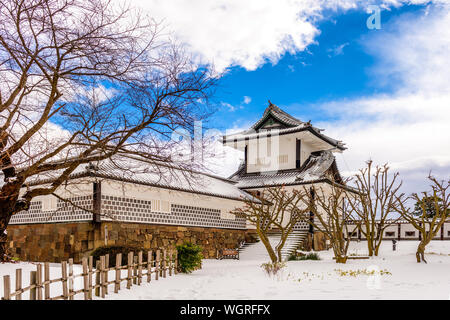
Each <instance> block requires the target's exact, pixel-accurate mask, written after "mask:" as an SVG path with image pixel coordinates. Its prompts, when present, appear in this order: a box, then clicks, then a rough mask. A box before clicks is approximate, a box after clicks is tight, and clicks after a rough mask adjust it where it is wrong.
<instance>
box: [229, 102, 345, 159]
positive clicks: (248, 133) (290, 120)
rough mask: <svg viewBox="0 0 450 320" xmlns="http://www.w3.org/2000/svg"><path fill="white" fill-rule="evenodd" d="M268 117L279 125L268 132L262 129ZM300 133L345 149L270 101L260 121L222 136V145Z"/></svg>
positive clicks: (339, 142)
mask: <svg viewBox="0 0 450 320" xmlns="http://www.w3.org/2000/svg"><path fill="white" fill-rule="evenodd" d="M270 117H273V118H274V119H275V121H277V122H279V125H278V126H276V127H274V128H273V129H270V130H267V129H266V128H262V126H263V125H264V123H265V122H266V121H267V120H268V119H269V118H270ZM261 129H263V130H261ZM301 131H307V132H310V133H311V134H313V135H314V136H316V137H317V138H319V139H321V140H323V141H325V142H327V143H329V144H330V145H332V146H334V147H336V148H338V149H340V150H345V149H346V148H345V147H344V145H345V144H344V143H343V142H342V141H340V140H336V139H333V138H331V137H328V136H327V135H324V134H323V133H322V131H323V129H319V128H316V127H314V126H313V125H311V123H310V122H309V121H308V122H303V121H301V120H299V119H297V118H294V117H293V116H291V115H289V114H288V113H286V112H284V111H283V110H281V109H280V108H279V107H277V106H276V105H274V104H272V103H271V102H270V101H269V106H268V107H267V108H266V110H265V111H264V113H263V115H262V117H261V119H259V120H258V121H257V122H256V123H255V124H253V125H252V127H251V128H250V129H248V130H244V131H241V132H237V133H234V134H230V135H227V136H224V137H223V143H224V144H225V143H227V142H234V141H242V140H246V139H256V138H261V137H266V136H267V135H275V134H277V135H284V134H288V133H295V132H301Z"/></svg>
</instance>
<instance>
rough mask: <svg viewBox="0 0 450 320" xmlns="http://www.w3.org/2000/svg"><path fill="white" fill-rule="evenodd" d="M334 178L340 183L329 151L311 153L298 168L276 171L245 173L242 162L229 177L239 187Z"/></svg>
mask: <svg viewBox="0 0 450 320" xmlns="http://www.w3.org/2000/svg"><path fill="white" fill-rule="evenodd" d="M331 178H332V179H334V180H335V181H336V182H338V183H342V178H341V176H340V174H339V171H338V170H337V166H336V160H335V157H334V156H333V154H332V152H331V151H321V152H317V153H313V154H311V156H310V157H309V158H308V159H307V160H306V161H305V163H304V164H303V166H302V167H301V168H299V169H292V170H281V171H277V172H261V173H245V168H244V165H243V164H242V165H241V166H240V167H239V169H238V171H236V173H234V174H233V175H232V176H231V177H230V179H231V180H234V181H236V182H237V184H236V186H237V187H239V188H241V189H246V188H258V187H266V186H275V185H296V184H304V183H312V182H319V181H324V180H326V179H331Z"/></svg>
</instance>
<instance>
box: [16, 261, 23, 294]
mask: <svg viewBox="0 0 450 320" xmlns="http://www.w3.org/2000/svg"><path fill="white" fill-rule="evenodd" d="M21 290H22V269H16V292H17V295H16V300H22V292H21Z"/></svg>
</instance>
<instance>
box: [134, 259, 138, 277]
mask: <svg viewBox="0 0 450 320" xmlns="http://www.w3.org/2000/svg"><path fill="white" fill-rule="evenodd" d="M137 264H138V257H137V256H134V257H133V284H137V278H138V277H137V273H138V272H137V271H138V270H137Z"/></svg>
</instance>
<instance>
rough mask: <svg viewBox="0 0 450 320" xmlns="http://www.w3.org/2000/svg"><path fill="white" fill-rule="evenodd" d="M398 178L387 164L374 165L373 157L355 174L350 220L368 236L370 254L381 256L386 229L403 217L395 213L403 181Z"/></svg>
mask: <svg viewBox="0 0 450 320" xmlns="http://www.w3.org/2000/svg"><path fill="white" fill-rule="evenodd" d="M397 178H398V173H394V174H393V175H392V176H390V175H389V167H388V165H387V164H385V165H383V166H381V167H380V166H376V167H375V168H373V165H372V161H367V167H366V168H364V169H360V170H359V173H357V174H356V175H355V176H354V183H355V187H356V190H357V191H358V192H357V193H356V194H355V195H354V196H351V197H348V204H349V215H348V220H349V221H351V222H352V223H354V224H355V225H356V226H357V228H358V230H359V231H360V232H361V234H363V235H364V236H365V238H366V239H367V246H368V251H369V256H373V255H375V256H378V251H379V248H380V245H381V242H382V240H383V235H384V230H385V229H386V228H387V227H388V226H390V225H392V224H395V223H396V222H397V221H398V219H399V218H400V217H399V216H397V217H395V216H393V215H392V214H393V213H394V214H395V213H396V212H397V208H398V207H399V203H398V201H397V195H398V192H399V189H400V187H401V185H402V183H401V182H399V183H397Z"/></svg>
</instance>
